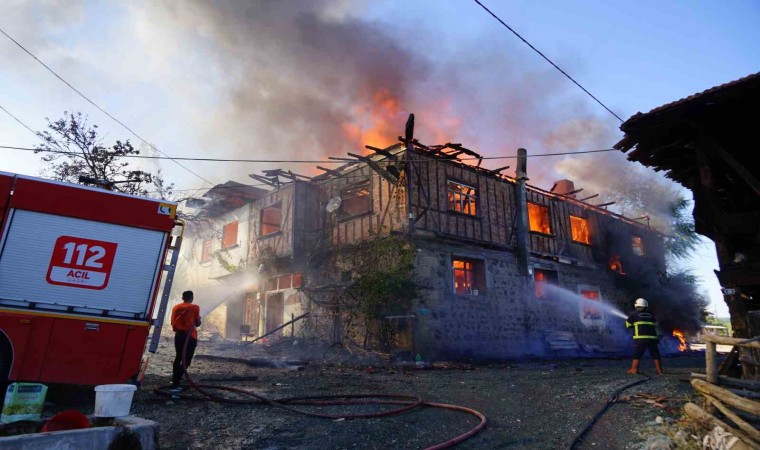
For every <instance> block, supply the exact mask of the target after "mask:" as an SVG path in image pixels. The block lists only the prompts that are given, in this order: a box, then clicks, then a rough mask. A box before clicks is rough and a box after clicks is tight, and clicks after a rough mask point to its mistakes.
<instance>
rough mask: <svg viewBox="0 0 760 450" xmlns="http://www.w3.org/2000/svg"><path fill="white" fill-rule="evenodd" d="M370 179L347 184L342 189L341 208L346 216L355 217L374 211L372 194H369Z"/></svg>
mask: <svg viewBox="0 0 760 450" xmlns="http://www.w3.org/2000/svg"><path fill="white" fill-rule="evenodd" d="M369 188H370V184H369V179H367V180H364V181H361V182H359V183H356V184H353V185H351V186H346V187H344V188H343V189H341V190H340V198H341V199H342V201H341V204H340V209H341V211H342V212H343V215H344V217H353V216H358V215H361V214H365V213H368V212H371V211H372V196H370V195H369V192H370V191H369Z"/></svg>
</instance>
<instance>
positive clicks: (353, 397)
mask: <svg viewBox="0 0 760 450" xmlns="http://www.w3.org/2000/svg"><path fill="white" fill-rule="evenodd" d="M189 342H190V330H189V331H188V332H187V336H186V337H185V342H184V344H183V346H182V370H183V372H184V374H185V379H186V380H187V382H188V384H189V385H190V386H191V387H192V388H193V389H195V390H196V391H198V392H199V393H200V394H201V395H203V396H204V397H205V398H204V400H212V401H217V402H221V403H234V404H246V405H257V404H267V405H270V406H274V407H276V408H280V409H284V410H286V411H290V412H293V413H297V414H303V415H306V416H312V417H322V418H327V419H345V420H350V419H363V418H371V417H386V416H391V415H395V414H401V413H404V412H407V411H411V410H413V409H416V408H420V407H429V408H439V409H447V410H451V411H459V412H463V413H467V414H470V415H472V416H475V417H477V418H478V419H479V420H480V422H479V423H478V424H477V425H476V426H475V427H473V428H472V429H470V430H469V431H467V432H466V433H463V434H460V435H459V436H456V437H454V438H452V439H449V440H447V441H444V442H441V443H438V444H436V445H433V446H432V447H427V448H426V449H425V450H440V449H444V448H449V447H452V446H454V445H456V444H459V443H460V442H462V441H464V440H466V439H468V438H470V437H472V436H474V435H475V434H477V433H478V432H480V430H482V429H483V428H485V426H486V424H487V422H488V420H487V419H486V416H485V415H483V414H482V413H481V412H479V411H476V410H474V409H471V408H467V407H464V406H459V405H450V404H446V403H434V402H426V401H424V400H422V399H420V398H419V397H416V396H411V395H396V394H346V395H340V394H336V395H316V396H300V397H284V398H279V399H276V400H273V399H270V398H268V397H265V396H262V395H259V394H256V393H253V392H251V391H248V390H245V389H240V388H234V387H229V386H218V385H213V384H197V383H196V382H195V381H194V380H193V379H192V377H191V376H190V374H189V373H188V371H187V365H186V364H185V356H186V354H187V346H188V343H189ZM209 390H216V391H228V392H232V393H235V394H238V395H241V396H243V397H245V398H230V397H223V396H220V395H216V394H213V393H211V392H209ZM155 392H156V393H158V394H161V395H169V396H171V395H173V394H172V393H171V392H169V391H168V390H167V389H161V388H158V389H155ZM373 404H374V405H399V406H398V407H396V408H393V409H388V410H384V411H378V412H370V413H364V414H324V413H318V412H312V411H307V410H303V409H299V408H294V407H292V406H289V405H312V406H334V405H373Z"/></svg>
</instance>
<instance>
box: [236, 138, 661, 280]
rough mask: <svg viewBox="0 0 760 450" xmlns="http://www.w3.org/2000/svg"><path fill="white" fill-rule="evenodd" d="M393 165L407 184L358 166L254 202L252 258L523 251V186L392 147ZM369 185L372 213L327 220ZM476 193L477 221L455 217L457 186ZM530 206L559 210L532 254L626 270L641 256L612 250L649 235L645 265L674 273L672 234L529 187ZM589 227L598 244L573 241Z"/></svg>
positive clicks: (384, 161)
mask: <svg viewBox="0 0 760 450" xmlns="http://www.w3.org/2000/svg"><path fill="white" fill-rule="evenodd" d="M385 152H386V153H389V154H391V155H392V156H391V157H388V156H381V155H373V156H372V157H371V158H372V160H373V161H374V166H375V167H381V168H388V167H389V166H393V167H396V168H398V169H399V170H400V172H401V173H402V176H401V177H400V179H399V180H398V182H397V183H393V182H391V181H389V179H387V177H385V176H381V174H380V173H379V172H378V171H376V170H374V169H373V168H372V167H370V166H369V165H368V164H367V163H366V162H356V163H352V164H347V165H344V166H342V167H339V168H336V169H334V170H330V171H329V172H328V173H325V174H322V175H320V176H318V177H315V178H313V179H312V180H309V181H296V182H292V183H288V184H284V185H283V186H282V187H281V188H279V189H277V190H274V191H271V192H269V193H268V194H266V195H264V196H263V197H262V198H260V199H257V200H255V201H254V202H253V204H252V207H251V215H250V216H251V220H252V224H251V230H252V233H251V244H252V245H251V248H252V249H254V251H253V252H251V253H252V256H253V254H255V253H256V252H257V251H260V249H261V248H262V247H264V246H269V247H270V248H271V249H272V250H273V251H274V253H275V254H276V255H277V256H278V257H284V258H289V259H291V260H292V261H293V262H298V263H299V264H297V265H300V263H302V262H303V261H304V260H305V259H308V257H309V256H310V255H312V254H314V252H316V251H317V250H328V251H329V250H330V249H335V248H339V247H340V246H343V245H351V244H356V243H360V242H362V241H366V240H368V239H371V238H375V237H379V236H386V235H389V234H390V233H415V234H417V235H420V234H425V235H428V236H431V237H435V238H436V239H449V240H454V241H457V242H460V243H464V244H468V245H477V246H483V247H487V248H492V249H496V250H504V251H515V249H516V245H517V236H516V234H517V233H516V229H515V220H516V217H517V216H518V214H521V212H520V211H518V210H517V202H516V201H515V191H516V187H515V180H514V179H512V178H510V177H507V176H504V175H501V174H499V173H495V172H494V171H490V170H487V169H483V168H480V167H478V166H475V165H469V164H465V163H463V162H460V161H458V160H452V159H446V158H442V157H440V156H436V155H431V154H430V153H429V152H427V151H425V148H424V147H423V146H414V147H413V148H411V149H408V148H405V147H404V146H402V145H394V146H391V147H389V148H387V149H385ZM367 180H368V181H369V192H370V194H369V195H370V197H371V208H370V210H369V211H367V212H366V213H363V214H359V215H354V216H350V217H346V216H345V215H343V214H341V210H340V209H338V210H337V211H335V212H327V211H326V210H325V206H326V205H327V203H328V201H329V200H330V199H333V198H335V197H339V196H340V194H341V190H343V189H345V188H347V187H349V188H350V187H352V186H355V185H357V184H359V183H362V182H366V181H367ZM448 181H454V182H457V183H461V184H465V185H467V186H470V187H473V188H475V189H476V194H477V195H476V196H477V213H476V214H475V215H468V214H463V213H459V212H455V211H451V210H450V209H449V201H448V193H447V182H448ZM527 201H528V203H534V204H538V205H542V206H546V207H548V208H549V214H550V219H551V230H552V231H551V234H543V233H538V232H530V233H529V246H530V252H531V254H532V256H534V257H539V258H547V259H554V260H559V259H561V260H564V261H565V262H570V263H573V264H578V265H581V266H595V265H599V264H601V265H604V266H605V267H606V266H607V264H608V260H609V258H610V257H611V256H612V255H613V254H615V255H618V256H620V257H621V258H622V259H623V261H624V262H625V260H626V259H628V258H631V257H633V254H632V252H631V248H630V245H622V246H621V245H620V243H619V242H618V243H615V242H612V241H614V240H618V241H619V240H620V236H625V237H626V239H628V241H626V242H628V243H629V242H630V239H631V236H633V235H636V236H639V237H641V239H642V242H643V244H644V248H645V253H644V255H645V257H646V258H648V259H652V260H653V261H654V262H655V263H656V265H657V266H658V267H661V268H662V269H663V270H664V267H665V261H664V252H663V248H662V236H661V235H659V234H658V233H656V232H654V231H652V230H651V229H649V228H648V227H646V226H644V225H643V224H641V223H638V222H636V221H633V220H631V219H628V218H625V217H623V216H620V215H617V214H614V213H612V212H609V211H607V210H604V209H602V208H599V207H596V206H593V205H589V204H586V203H583V202H580V201H578V200H576V199H574V198H572V197H568V196H564V195H560V194H556V193H552V192H549V191H545V190H542V189H539V188H536V187H532V186H528V188H527ZM277 204H279V205H280V206H281V208H282V223H281V231H280V232H278V233H276V234H273V235H269V236H259V232H260V229H261V225H260V223H259V221H260V217H261V210H262V209H263V208H266V207H268V206H272V205H277ZM571 215H573V216H576V217H580V218H583V219H586V220H587V223H588V226H589V230H590V235H591V243H590V244H583V243H579V242H576V241H574V240H573V239H572V233H571V227H570V216H571Z"/></svg>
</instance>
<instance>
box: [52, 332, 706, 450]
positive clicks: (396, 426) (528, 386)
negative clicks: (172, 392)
mask: <svg viewBox="0 0 760 450" xmlns="http://www.w3.org/2000/svg"><path fill="white" fill-rule="evenodd" d="M254 347H256V349H255V350H253V348H254ZM199 353H200V354H201V355H199V356H198V357H197V359H196V360H195V361H194V362H193V365H192V367H191V374H193V375H194V377H195V379H196V380H197V381H198V382H203V383H206V384H217V385H224V386H233V387H238V388H244V389H249V390H252V391H254V392H256V393H257V394H260V395H263V396H266V397H269V398H273V399H276V398H283V397H291V396H304V395H331V394H357V393H374V394H377V393H383V394H406V395H414V396H419V397H421V398H422V399H423V400H425V401H428V402H441V403H449V404H456V405H461V406H466V407H469V408H474V409H476V410H478V411H480V412H482V413H483V414H485V415H486V417H487V418H488V425H487V427H486V428H485V429H484V430H483V431H481V432H480V433H478V434H477V435H475V436H474V437H472V438H470V439H468V440H466V441H464V442H463V443H461V444H459V445H458V446H457V448H462V449H475V448H477V449H483V448H487V449H501V448H504V449H537V450H538V449H540V450H547V449H563V448H568V445H570V444H571V443H572V442H573V440H574V438H575V436H576V435H577V434H578V432H579V431H580V430H581V429H583V428H584V427H585V426H586V424H587V423H588V422H589V420H590V419H591V418H592V417H593V416H594V415H595V414H596V413H597V412H598V411H599V410H600V409H601V408H602V407H603V406H604V405H605V403H606V401H607V399H608V397H609V395H610V394H612V393H613V392H614V391H616V390H617V389H619V388H620V387H622V386H624V385H626V384H628V383H630V382H632V381H634V380H636V379H637V376H635V375H627V374H626V373H625V371H626V369H627V368H628V366H629V361H628V360H615V359H584V360H578V359H574V360H556V361H542V362H515V363H509V364H507V363H493V364H482V365H470V364H464V363H458V364H453V363H452V364H437V365H435V366H433V367H431V368H426V369H416V368H413V367H408V366H405V367H399V366H397V365H391V364H389V363H381V364H373V365H365V364H356V363H353V362H352V363H348V362H340V361H334V362H331V363H325V362H324V361H309V362H308V363H307V364H303V365H300V367H299V366H298V365H291V366H289V367H283V368H276V367H254V366H251V365H249V364H245V363H242V362H235V361H231V360H225V359H219V358H218V357H204V356H203V355H202V354H204V353H205V354H207V355H208V354H211V353H214V354H216V355H224V356H226V357H232V356H234V357H240V358H244V359H248V360H251V361H253V364H254V365H256V364H258V365H266V364H268V363H267V361H275V360H280V361H284V360H285V359H287V358H288V357H292V354H287V355H286V354H284V353H279V354H273V352H272V351H271V348H270V351H268V352H265V351H262V347H261V346H257V345H254V346H246V347H245V348H244V349H238V347H236V346H231V345H230V344H225V345H219V344H217V345H214V344H212V343H209V342H206V343H204V342H201V344H200V347H199ZM172 356H173V349H172V348H171V346H170V344H169V342H168V341H167V342H164V343H163V344H162V347H161V348H160V349H159V352H158V353H157V354H156V355H155V356H154V358H153V361H152V362H151V366H150V368H149V371H148V373H147V375H146V377H145V380H144V383H143V385H142V388H141V390H140V391H138V392H137V394H136V396H135V399H134V403H133V409H132V412H133V414H135V415H138V416H140V417H144V418H147V419H151V420H154V421H156V422H158V423H159V424H160V427H161V428H160V444H161V448H163V449H187V448H192V449H267V450H275V449H381V448H382V449H423V448H427V447H430V446H433V445H435V444H438V443H441V442H444V441H447V440H449V439H451V438H454V437H455V436H458V435H459V434H461V433H464V432H466V431H468V430H469V429H471V428H472V427H474V426H475V425H476V424H477V420H476V419H475V418H474V417H472V416H469V415H466V414H463V413H459V412H455V411H447V410H438V409H432V408H418V409H415V410H412V411H409V412H406V413H403V414H400V415H395V416H390V417H381V418H372V419H358V420H331V419H324V418H316V417H310V416H305V415H300V414H296V413H293V412H289V411H285V410H282V409H278V408H275V407H272V406H265V405H235V404H222V403H217V402H210V401H193V400H184V399H173V400H172V399H170V398H167V397H165V396H161V395H157V394H156V393H155V392H154V389H156V388H158V387H160V386H162V385H165V384H166V383H167V382H168V379H169V375H170V360H171V358H172ZM252 358H254V359H252ZM663 364H664V367H665V370H666V374H665V375H662V376H655V375H654V369H653V365H652V362H651V360H649V359H645V360H643V361H642V364H641V368H642V371H643V372H644V373H646V374H648V375H650V376H651V379H650V380H647V381H645V382H643V383H641V384H639V385H637V386H635V387H632V388H630V389H628V390H626V391H624V392H622V393H621V394H620V399H621V401H619V402H617V403H615V404H613V405H612V406H611V407H610V408H609V409H608V410H607V412H606V413H605V414H604V415H603V416H601V418H600V419H599V420H598V421H597V422H596V423H595V425H594V426H593V428H591V430H590V432H589V433H588V434H587V435H586V436H585V437H584V439H583V440H582V441H581V442H579V444H578V445H577V446H576V447H575V448H578V449H643V448H650V447H649V445H650V444H644V441H645V440H646V439H647V435H649V434H652V433H653V432H654V431H655V430H656V428H657V426H656V423H657V421H665V422H667V421H670V420H673V419H675V418H676V417H677V416H679V415H680V411H681V407H682V405H683V403H685V402H686V401H688V399H689V398H694V397H695V394H694V392H693V390H692V388H691V385H690V384H689V383H688V379H689V373H690V372H703V371H704V356H703V354H702V353H700V352H692V353H688V354H683V355H681V356H677V357H671V358H666V359H665V360H664V362H663ZM90 389H91V388H89V389H84V388H83V389H81V390H79V391H76V390H72V389H71V388H66V389H60V390H57V389H56V388H55V387H54V386H53V387H52V389H51V391H50V394H49V400H51V402H52V403H51V404H50V405H49V408H52V409H55V410H61V409H65V408H68V407H71V406H77V405H78V406H79V407H80V408H82V409H83V410H84V411H85V412H86V413H90V412H91V411H92V405H94V395H93V394H92V393H91V392H90ZM77 392H78V393H77ZM383 407H384V408H388V406H387V405H386V406H381V407H378V406H372V407H370V406H362V407H356V406H340V407H330V408H327V409H324V408H323V409H322V411H325V412H331V413H336V414H347V413H349V412H354V413H355V412H358V411H367V410H370V409H375V410H376V409H377V408H383ZM88 408H89V409H88ZM309 408H312V407H309ZM312 410H314V409H312ZM658 416H659V417H660V418H661V419H657V418H658ZM650 440H651V439H650Z"/></svg>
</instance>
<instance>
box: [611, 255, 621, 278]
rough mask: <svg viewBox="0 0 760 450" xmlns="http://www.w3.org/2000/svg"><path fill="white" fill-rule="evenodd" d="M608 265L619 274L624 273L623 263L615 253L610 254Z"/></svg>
mask: <svg viewBox="0 0 760 450" xmlns="http://www.w3.org/2000/svg"><path fill="white" fill-rule="evenodd" d="M609 266H610V269H612V270H614V271H615V272H617V273H619V274H620V275H625V272H623V263H622V262H620V257H619V256H617V255H615V256H612V257H611V258H610V261H609Z"/></svg>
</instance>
